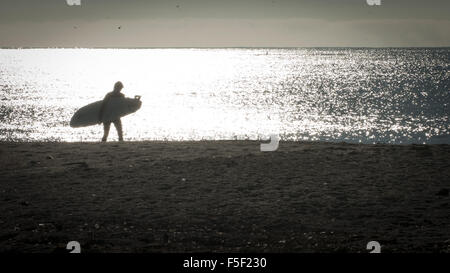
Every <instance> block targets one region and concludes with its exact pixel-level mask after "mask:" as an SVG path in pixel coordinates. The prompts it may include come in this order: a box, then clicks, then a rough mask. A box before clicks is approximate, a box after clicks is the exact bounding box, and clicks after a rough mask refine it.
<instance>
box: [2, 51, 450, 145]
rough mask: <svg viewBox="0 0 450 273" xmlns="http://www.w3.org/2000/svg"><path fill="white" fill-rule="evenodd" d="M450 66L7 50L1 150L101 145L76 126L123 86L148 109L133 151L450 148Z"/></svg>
mask: <svg viewBox="0 0 450 273" xmlns="http://www.w3.org/2000/svg"><path fill="white" fill-rule="evenodd" d="M449 67H450V48H435V49H431V48H430V49H412V48H408V49H401V48H399V49H395V48H389V49H368V48H363V49H356V48H351V49H350V48H340V49H338V48H296V49H294V48H289V49H283V48H280V49H273V48H272V49H264V48H258V49H252V48H248V49H247V48H231V49H227V48H224V49H1V50H0V101H1V104H0V140H2V141H6V140H8V141H99V140H100V138H101V136H102V130H103V127H102V126H101V125H97V126H91V127H85V128H76V129H74V128H70V126H69V121H70V118H71V116H72V115H73V113H74V112H75V111H76V110H77V109H79V108H80V107H82V106H84V105H86V104H89V103H91V102H94V101H97V100H101V99H103V97H104V95H105V94H106V93H107V92H109V91H111V90H112V88H113V85H114V83H115V82H116V81H119V80H120V81H122V82H123V83H124V85H125V88H124V89H123V91H122V92H123V93H125V95H126V96H128V97H134V95H141V96H142V99H141V100H142V102H143V104H142V108H141V109H140V110H139V111H138V112H136V113H134V114H131V115H129V116H126V117H124V118H122V123H123V127H124V134H125V140H235V139H238V140H241V139H251V140H258V139H267V138H268V136H269V135H272V134H278V135H279V136H280V138H281V139H282V140H312V141H315V140H320V141H345V142H353V143H355V142H356V143H359V142H361V143H395V144H403V143H450V134H449V112H450V111H449V103H450V94H449V90H450V88H449V87H450V70H449ZM110 139H117V134H116V132H115V130H114V127H112V129H111V133H110Z"/></svg>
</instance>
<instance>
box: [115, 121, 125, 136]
mask: <svg viewBox="0 0 450 273" xmlns="http://www.w3.org/2000/svg"><path fill="white" fill-rule="evenodd" d="M114 126H115V127H116V130H117V135H118V136H119V141H123V132H122V121H121V120H120V119H118V120H115V121H114Z"/></svg>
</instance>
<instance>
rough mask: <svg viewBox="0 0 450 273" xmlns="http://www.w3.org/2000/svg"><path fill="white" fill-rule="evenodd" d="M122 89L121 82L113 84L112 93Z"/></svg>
mask: <svg viewBox="0 0 450 273" xmlns="http://www.w3.org/2000/svg"><path fill="white" fill-rule="evenodd" d="M122 88H123V84H122V82H116V83H115V84H114V92H120V91H121V90H122Z"/></svg>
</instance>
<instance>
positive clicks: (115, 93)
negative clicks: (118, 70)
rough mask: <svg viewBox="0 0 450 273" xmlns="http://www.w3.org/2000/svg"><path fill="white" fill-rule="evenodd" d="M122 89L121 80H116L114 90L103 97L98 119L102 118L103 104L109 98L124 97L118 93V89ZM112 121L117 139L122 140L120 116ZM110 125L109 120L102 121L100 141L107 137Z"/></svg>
mask: <svg viewBox="0 0 450 273" xmlns="http://www.w3.org/2000/svg"><path fill="white" fill-rule="evenodd" d="M122 89H123V84H122V83H121V82H116V83H115V84H114V90H113V91H112V92H109V93H108V94H106V96H105V98H104V99H103V103H102V106H101V108H100V114H99V120H100V121H101V120H102V117H103V111H104V110H105V105H106V103H107V102H108V100H109V99H111V98H117V97H119V98H124V97H125V95H124V94H122V93H120V91H122ZM112 123H114V127H116V130H117V134H118V135H119V141H123V133H122V121H121V120H120V118H117V119H116V120H114V121H113V122H112ZM110 127H111V122H104V123H103V138H102V141H103V142H105V141H106V139H107V138H108V134H109V128H110Z"/></svg>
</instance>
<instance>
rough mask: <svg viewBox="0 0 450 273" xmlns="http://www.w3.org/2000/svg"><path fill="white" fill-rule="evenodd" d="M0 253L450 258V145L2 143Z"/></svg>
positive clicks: (233, 142)
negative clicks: (375, 245)
mask: <svg viewBox="0 0 450 273" xmlns="http://www.w3.org/2000/svg"><path fill="white" fill-rule="evenodd" d="M0 162H1V166H2V168H1V169H0V215H1V216H0V252H65V246H66V244H67V242H69V241H79V242H80V244H81V248H82V252H254V251H256V252H362V253H366V252H368V251H367V250H366V244H367V243H368V242H369V241H372V240H375V241H379V242H380V243H381V245H382V252H447V253H448V252H450V217H449V216H450V197H449V193H448V190H449V189H450V164H449V162H450V145H404V146H400V145H396V146H393V145H356V144H345V143H339V144H338V143H336V144H330V143H317V142H281V143H280V147H279V149H278V150H277V151H275V152H265V153H263V152H260V151H259V142H255V141H202V142H126V143H117V142H111V143H106V144H102V143H7V142H3V143H0Z"/></svg>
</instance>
